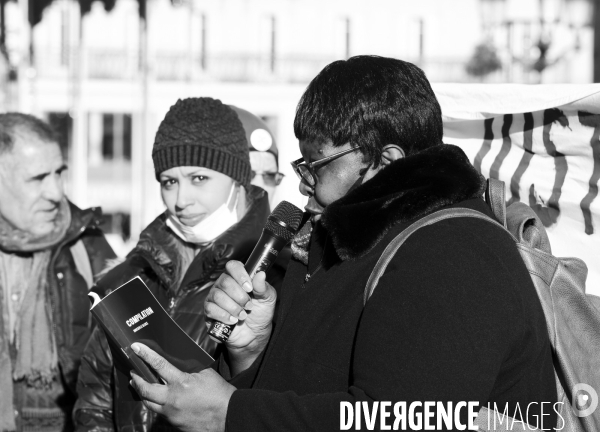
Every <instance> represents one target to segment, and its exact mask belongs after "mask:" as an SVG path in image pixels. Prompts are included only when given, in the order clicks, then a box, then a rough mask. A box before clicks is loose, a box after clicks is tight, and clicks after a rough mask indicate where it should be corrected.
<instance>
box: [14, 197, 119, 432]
mask: <svg viewBox="0 0 600 432" xmlns="http://www.w3.org/2000/svg"><path fill="white" fill-rule="evenodd" d="M69 207H70V211H71V224H70V225H69V228H68V229H67V232H66V234H65V236H64V237H63V239H62V240H61V241H60V242H59V243H58V244H56V245H55V246H53V247H52V254H51V256H50V264H49V266H48V275H47V278H48V279H47V280H48V289H49V291H48V292H49V301H50V309H51V311H52V322H53V329H54V336H55V338H56V345H57V352H58V364H59V366H60V371H61V378H62V383H63V385H64V387H65V393H64V395H63V397H61V399H60V401H58V403H59V404H60V405H61V408H62V409H63V410H64V412H65V417H66V418H67V425H66V430H71V429H72V427H73V426H72V424H71V423H70V418H71V411H72V409H73V405H74V403H75V399H76V391H75V389H76V384H77V372H78V370H79V364H80V360H81V356H82V355H83V350H84V348H85V345H86V343H87V341H88V340H89V338H90V335H91V332H92V325H91V324H92V320H91V315H90V301H89V298H88V295H87V294H88V289H89V287H88V285H87V282H86V280H85V278H84V276H83V275H82V274H81V273H80V272H79V269H78V268H77V266H76V264H75V260H74V259H73V254H72V252H71V247H72V246H73V245H74V244H75V243H77V242H78V241H81V242H82V243H83V246H84V248H85V251H86V253H87V255H88V259H89V262H90V266H91V270H92V274H93V275H96V274H98V273H99V272H100V271H101V270H102V269H103V268H104V267H105V265H106V261H107V260H109V259H113V258H115V254H114V252H113V250H112V248H111V247H110V245H109V244H108V242H107V241H106V239H105V237H104V235H103V234H102V231H101V230H100V228H99V226H100V224H101V219H102V212H101V210H100V209H99V208H91V209H87V210H81V209H79V208H78V207H77V206H75V205H74V204H72V203H69ZM14 393H15V394H14V398H15V403H16V407H17V408H18V409H19V407H27V409H34V410H35V408H36V405H37V406H39V407H45V406H46V402H44V401H35V400H25V399H26V398H25V388H24V383H23V382H18V383H15V387H14ZM53 403H55V402H54V401H53ZM42 420H43V419H42ZM42 420H40V421H42ZM20 424H21V420H20V418H19V417H17V428H19V427H20V426H19V425H20Z"/></svg>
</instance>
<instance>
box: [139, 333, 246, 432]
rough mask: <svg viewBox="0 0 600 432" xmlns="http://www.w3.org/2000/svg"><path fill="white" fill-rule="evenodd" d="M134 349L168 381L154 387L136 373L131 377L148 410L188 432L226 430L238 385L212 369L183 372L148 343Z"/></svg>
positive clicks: (164, 380) (163, 379)
mask: <svg viewBox="0 0 600 432" xmlns="http://www.w3.org/2000/svg"><path fill="white" fill-rule="evenodd" d="M131 348H132V349H133V351H134V352H135V354H136V355H138V356H139V357H140V358H141V359H142V360H143V361H144V362H145V363H146V364H148V365H149V366H150V367H151V368H152V369H153V370H154V371H155V372H156V373H157V374H158V376H159V377H160V378H161V380H162V381H163V382H164V384H156V383H155V384H152V383H149V382H147V381H145V380H144V379H143V378H142V377H140V376H139V375H137V374H136V373H135V372H133V373H132V374H131V385H132V386H133V388H135V390H136V391H137V393H138V394H139V395H140V397H141V398H142V400H143V402H144V405H146V407H147V408H148V409H150V410H152V411H154V412H156V413H158V414H161V415H163V416H165V417H166V418H167V419H168V420H169V423H171V424H172V425H173V426H176V427H178V428H179V429H181V430H182V431H184V432H187V431H190V432H191V431H196V430H224V429H225V418H226V416H227V407H228V405H229V399H230V398H231V395H232V394H233V392H234V391H235V390H236V388H235V387H234V386H232V385H231V384H229V383H228V382H227V381H225V380H224V379H223V378H221V376H219V374H217V373H216V372H215V371H214V370H212V369H205V370H203V371H201V372H197V373H186V372H182V371H181V370H179V369H177V368H176V367H175V366H173V365H172V364H171V363H169V362H168V361H167V360H166V359H165V358H164V357H162V356H160V355H158V354H157V353H156V352H155V351H153V350H151V349H150V348H148V347H147V346H145V345H144V344H141V343H134V344H133V345H132V346H131Z"/></svg>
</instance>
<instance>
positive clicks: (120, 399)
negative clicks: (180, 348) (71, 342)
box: [74, 186, 269, 432]
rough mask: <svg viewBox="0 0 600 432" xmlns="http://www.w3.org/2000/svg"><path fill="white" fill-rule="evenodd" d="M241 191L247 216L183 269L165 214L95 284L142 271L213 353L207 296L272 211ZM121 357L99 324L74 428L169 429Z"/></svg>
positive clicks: (260, 197)
mask: <svg viewBox="0 0 600 432" xmlns="http://www.w3.org/2000/svg"><path fill="white" fill-rule="evenodd" d="M246 196H247V199H248V205H249V207H248V210H247V211H246V214H245V215H244V217H243V218H242V219H241V220H240V221H239V222H238V223H236V224H235V225H233V226H232V227H231V228H230V229H229V230H227V231H226V232H225V233H223V234H222V235H221V236H219V237H217V239H215V241H214V242H213V243H211V244H210V245H209V246H208V247H205V248H203V249H201V250H200V251H199V252H198V254H197V255H196V256H195V258H194V259H193V261H192V263H191V264H190V265H189V267H188V269H187V271H186V272H185V274H181V273H182V272H181V269H180V268H179V266H180V265H181V258H180V255H179V254H180V251H181V247H182V244H183V242H182V241H181V240H180V239H179V238H178V237H177V236H176V235H175V234H173V232H172V231H171V230H170V228H168V227H167V225H166V213H163V214H162V215H160V216H159V217H158V218H156V219H155V220H154V222H152V223H151V224H150V225H149V226H148V227H147V228H146V229H145V230H144V231H143V232H142V234H141V235H140V241H139V242H138V244H137V246H136V247H135V248H134V249H133V251H131V253H130V254H129V255H128V256H127V259H126V260H125V262H123V263H121V264H119V265H118V266H117V267H115V268H113V269H112V270H110V271H109V272H108V274H107V275H106V276H104V277H103V278H102V279H101V280H100V282H99V283H98V285H97V287H96V288H94V289H95V290H97V291H100V292H101V294H102V295H104V294H105V293H106V292H107V291H109V290H111V289H115V288H118V287H119V286H120V285H122V284H124V283H125V282H127V281H129V280H131V279H132V278H134V277H136V276H140V277H141V278H142V280H143V281H144V282H145V283H146V285H147V286H148V288H149V289H150V291H151V292H152V294H154V296H155V297H156V298H157V300H158V301H159V302H160V303H161V305H162V306H163V307H164V308H165V310H166V311H167V312H168V313H169V314H170V315H171V317H172V318H173V319H174V320H175V322H176V323H177V324H178V325H179V326H180V327H181V328H182V329H183V331H185V332H186V333H187V334H188V335H189V336H190V337H191V338H192V339H193V340H195V341H196V342H197V343H198V344H199V345H200V346H201V347H202V348H204V349H205V350H206V351H207V352H208V353H209V354H211V355H213V356H215V355H218V353H217V352H216V350H217V344H216V343H215V342H214V341H213V340H212V339H210V338H209V337H208V329H207V327H206V325H205V323H206V318H205V316H204V300H205V299H206V296H207V295H208V293H209V291H210V287H211V286H212V285H213V284H214V282H215V281H216V280H217V278H218V277H219V276H220V275H221V273H223V270H224V269H225V264H226V263H227V262H228V261H230V260H238V261H242V262H244V261H245V260H246V259H247V258H248V256H249V255H250V252H252V249H253V248H254V246H255V245H256V243H257V241H258V239H259V237H260V234H261V232H262V228H263V227H264V225H265V223H266V221H267V217H268V216H269V202H268V197H267V194H266V192H265V191H264V190H262V189H260V188H258V187H256V186H250V187H249V188H248V192H247V195H246ZM180 278H181V279H180ZM116 352H119V350H118V349H117V350H116ZM119 361H120V359H118V358H114V359H113V356H112V353H111V350H110V349H109V346H108V342H107V340H106V337H105V336H104V333H103V332H102V331H101V330H100V329H97V330H96V331H94V334H93V335H92V339H91V340H90V343H89V344H88V346H87V348H86V350H85V353H84V357H83V359H82V366H81V370H80V373H79V382H78V385H77V390H78V392H79V399H78V400H77V404H76V406H75V410H74V421H75V425H76V430H78V431H112V430H119V431H127V432H130V431H149V430H153V431H157V430H173V429H174V428H173V427H172V426H171V425H170V424H169V423H168V422H166V421H165V420H164V418H162V417H159V416H157V415H156V414H154V413H153V412H151V411H149V410H148V409H147V408H146V407H145V406H144V405H143V404H142V403H141V402H140V400H139V398H138V396H137V394H136V393H135V391H134V390H133V388H132V387H130V386H129V380H130V379H131V377H130V376H129V375H128V374H126V373H124V371H125V372H126V371H127V370H128V368H127V367H121V365H120V364H119ZM115 366H116V367H115Z"/></svg>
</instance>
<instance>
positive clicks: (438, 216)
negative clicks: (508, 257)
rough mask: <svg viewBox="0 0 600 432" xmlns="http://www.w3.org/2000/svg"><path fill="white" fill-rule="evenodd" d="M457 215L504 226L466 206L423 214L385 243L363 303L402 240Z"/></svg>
mask: <svg viewBox="0 0 600 432" xmlns="http://www.w3.org/2000/svg"><path fill="white" fill-rule="evenodd" d="M457 217H474V218H477V219H483V220H486V221H488V222H490V223H493V224H494V225H497V226H498V227H499V228H504V227H503V226H502V225H500V223H499V222H497V221H495V220H493V219H491V218H490V217H489V216H486V215H484V214H483V213H480V212H478V211H476V210H472V209H467V208H450V209H444V210H438V211H436V212H433V213H431V214H429V215H427V216H425V217H424V218H421V219H419V220H418V221H416V222H415V223H413V224H412V225H410V226H409V227H408V228H406V229H405V230H403V231H402V232H401V233H400V234H398V235H397V236H396V237H394V239H393V240H392V241H391V242H390V243H389V244H388V245H387V247H386V248H385V250H384V251H383V253H382V254H381V256H380V257H379V260H378V261H377V264H375V267H374V268H373V271H372V272H371V275H370V276H369V280H368V281H367V285H366V287H365V293H364V295H363V305H366V304H367V300H369V298H370V297H371V295H372V294H373V291H375V288H376V287H377V284H378V283H379V279H380V278H381V276H383V274H384V273H385V269H386V268H387V266H388V264H389V263H390V261H391V260H392V258H393V257H394V255H396V252H397V251H398V249H399V248H400V246H402V244H404V242H405V241H406V240H407V239H408V238H409V237H410V236H411V235H412V234H413V233H414V232H415V231H417V230H418V229H419V228H422V227H424V226H427V225H431V224H434V223H436V222H439V221H441V220H444V219H451V218H457Z"/></svg>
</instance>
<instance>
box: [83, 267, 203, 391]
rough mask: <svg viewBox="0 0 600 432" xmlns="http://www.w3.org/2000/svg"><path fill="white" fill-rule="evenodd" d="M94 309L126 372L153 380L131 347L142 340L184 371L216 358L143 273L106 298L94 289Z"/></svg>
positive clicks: (144, 364) (115, 357)
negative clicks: (186, 329)
mask: <svg viewBox="0 0 600 432" xmlns="http://www.w3.org/2000/svg"><path fill="white" fill-rule="evenodd" d="M88 295H89V296H90V300H92V306H91V308H90V311H91V313H92V315H93V316H94V318H95V319H96V322H97V323H98V325H99V326H100V327H101V328H102V329H103V330H104V332H105V333H106V336H107V339H108V342H109V345H110V347H111V352H112V354H113V359H114V360H115V365H116V366H117V368H118V369H119V368H120V369H123V368H125V369H128V370H121V372H123V373H125V374H127V375H128V374H129V371H130V370H131V369H133V370H135V372H136V373H137V374H138V375H140V376H141V377H143V378H144V379H145V380H146V381H148V382H150V383H159V382H160V380H159V378H158V376H157V375H156V374H155V372H154V371H153V370H152V369H151V368H150V367H149V366H148V365H147V364H146V363H145V362H144V361H143V360H142V359H141V358H140V357H138V356H137V355H136V354H135V352H133V350H132V349H131V345H132V344H133V343H134V342H140V343H143V344H144V345H146V346H148V347H149V348H151V349H152V350H154V351H156V353H158V354H159V355H161V356H162V357H164V358H165V359H166V360H167V361H168V362H169V363H171V364H172V365H173V366H175V367H176V368H178V369H179V370H181V371H183V372H188V373H194V372H200V371H201V370H203V369H206V368H207V367H209V366H210V365H211V364H212V363H213V362H214V360H213V358H212V357H211V356H210V355H209V354H208V353H207V352H206V351H204V350H203V349H202V348H201V347H200V346H198V344H197V343H196V342H195V341H194V340H193V339H192V338H190V337H189V336H188V335H187V333H185V332H184V331H183V330H182V329H181V327H179V325H177V323H176V322H175V321H173V318H171V316H170V315H169V314H168V313H167V311H166V310H165V309H164V308H163V307H162V306H161V304H160V303H159V302H158V300H157V299H156V297H154V295H153V294H152V292H151V291H150V290H149V289H148V287H147V286H146V284H145V283H144V281H143V280H142V279H141V278H140V277H139V276H137V277H135V278H134V279H132V280H130V281H129V282H126V283H125V284H123V285H121V286H120V287H119V288H117V289H115V290H114V291H112V292H110V293H109V294H107V295H106V296H105V297H104V298H103V299H100V296H99V295H98V294H97V293H95V292H93V291H91V292H90V293H89V294H88Z"/></svg>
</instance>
